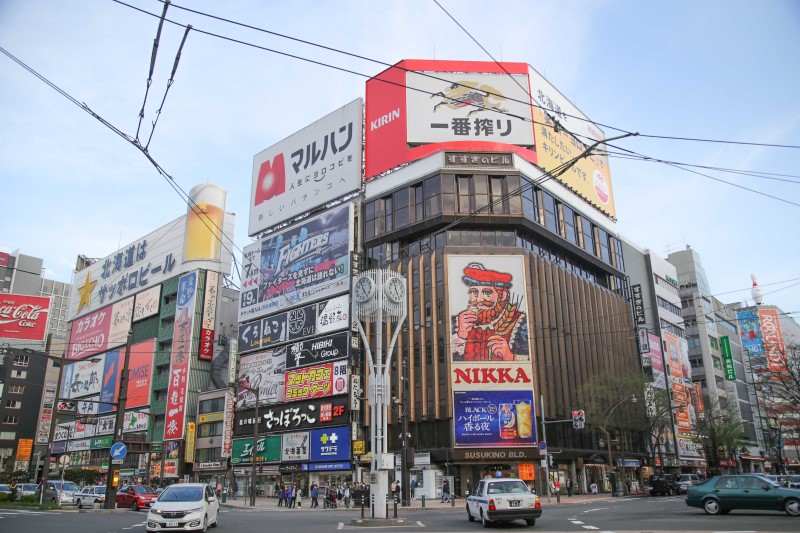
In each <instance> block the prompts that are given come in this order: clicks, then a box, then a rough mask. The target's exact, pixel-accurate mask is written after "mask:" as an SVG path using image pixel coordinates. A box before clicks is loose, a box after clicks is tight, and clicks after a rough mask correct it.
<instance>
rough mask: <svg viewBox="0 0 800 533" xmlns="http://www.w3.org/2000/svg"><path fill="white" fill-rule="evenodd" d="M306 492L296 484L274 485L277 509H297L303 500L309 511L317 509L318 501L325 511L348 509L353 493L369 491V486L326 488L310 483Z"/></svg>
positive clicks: (342, 485)
mask: <svg viewBox="0 0 800 533" xmlns="http://www.w3.org/2000/svg"><path fill="white" fill-rule="evenodd" d="M307 490H308V492H307V493H306V492H304V490H303V487H301V486H299V485H297V484H286V485H280V484H276V485H275V495H276V497H277V499H278V507H285V508H287V509H295V508H298V509H299V508H302V506H303V499H304V498H309V499H310V504H309V508H310V509H316V508H318V507H319V506H320V500H322V504H323V507H324V508H325V509H335V508H337V507H339V506H343V507H344V508H346V509H349V508H350V505H351V503H352V501H353V492H361V491H365V490H369V486H367V485H364V484H363V483H352V484H350V483H342V484H340V485H336V484H333V485H330V486H327V487H320V486H319V485H317V484H316V483H312V484H311V487H309V488H308V489H307Z"/></svg>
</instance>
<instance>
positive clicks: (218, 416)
mask: <svg viewBox="0 0 800 533" xmlns="http://www.w3.org/2000/svg"><path fill="white" fill-rule="evenodd" d="M221 420H225V413H209V414H207V415H200V416H198V417H197V423H198V424H206V423H208V422H219V421H221Z"/></svg>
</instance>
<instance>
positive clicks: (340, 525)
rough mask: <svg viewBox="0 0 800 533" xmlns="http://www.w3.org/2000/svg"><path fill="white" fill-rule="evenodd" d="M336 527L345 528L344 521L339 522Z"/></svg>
mask: <svg viewBox="0 0 800 533" xmlns="http://www.w3.org/2000/svg"><path fill="white" fill-rule="evenodd" d="M336 529H344V522H339V527H337V528H336Z"/></svg>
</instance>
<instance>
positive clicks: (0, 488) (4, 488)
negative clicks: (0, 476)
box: [0, 483, 12, 498]
mask: <svg viewBox="0 0 800 533" xmlns="http://www.w3.org/2000/svg"><path fill="white" fill-rule="evenodd" d="M11 492H12V491H11V486H10V485H6V484H5V483H3V484H0V494H3V495H4V497H5V498H8V497H9V495H10V494H11Z"/></svg>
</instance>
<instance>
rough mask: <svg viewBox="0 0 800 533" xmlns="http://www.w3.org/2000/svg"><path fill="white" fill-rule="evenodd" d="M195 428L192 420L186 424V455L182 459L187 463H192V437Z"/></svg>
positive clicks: (193, 436)
mask: <svg viewBox="0 0 800 533" xmlns="http://www.w3.org/2000/svg"><path fill="white" fill-rule="evenodd" d="M196 430H197V425H196V424H195V423H194V422H189V423H188V424H186V456H185V457H184V460H185V461H186V462H187V463H194V438H195V433H196Z"/></svg>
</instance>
